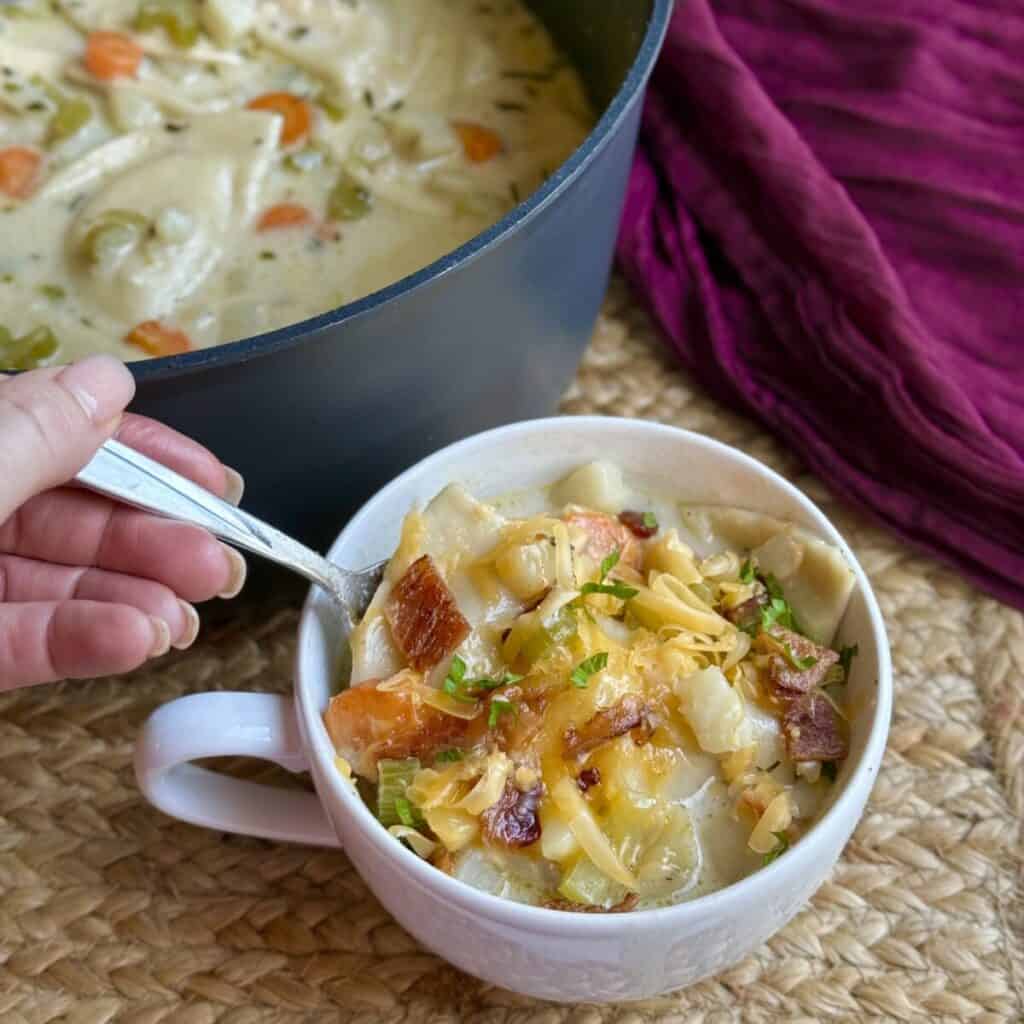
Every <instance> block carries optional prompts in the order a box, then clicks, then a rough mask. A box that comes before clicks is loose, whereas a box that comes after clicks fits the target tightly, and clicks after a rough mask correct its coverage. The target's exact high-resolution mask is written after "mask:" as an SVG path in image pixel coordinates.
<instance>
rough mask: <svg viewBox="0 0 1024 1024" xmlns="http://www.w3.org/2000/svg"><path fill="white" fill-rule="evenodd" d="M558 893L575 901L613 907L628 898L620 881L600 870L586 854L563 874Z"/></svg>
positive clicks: (588, 904)
mask: <svg viewBox="0 0 1024 1024" xmlns="http://www.w3.org/2000/svg"><path fill="white" fill-rule="evenodd" d="M558 894H559V895H560V896H563V897H565V899H567V900H571V901H572V902H573V903H582V904H584V905H587V906H591V907H611V906H614V905H615V904H616V903H621V902H622V900H624V899H625V898H626V895H627V890H626V887H625V886H624V885H622V884H621V883H620V882H616V881H613V880H612V879H611V878H609V877H608V876H607V875H606V874H604V873H603V872H602V871H599V870H598V868H597V867H596V866H595V865H594V862H593V861H592V860H591V859H590V858H589V857H587V856H585V855H584V856H582V857H580V858H579V860H577V861H576V863H575V864H573V866H572V867H571V868H569V870H568V871H567V872H566V873H565V874H564V875H563V876H562V881H561V883H560V884H559V886H558Z"/></svg>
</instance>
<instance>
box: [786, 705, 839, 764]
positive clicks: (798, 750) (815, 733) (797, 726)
mask: <svg viewBox="0 0 1024 1024" xmlns="http://www.w3.org/2000/svg"><path fill="white" fill-rule="evenodd" d="M782 735H783V737H784V739H785V741H786V751H787V753H788V754H789V757H790V759H791V760H793V761H841V760H842V759H843V758H844V757H846V755H847V754H848V753H849V745H848V743H847V740H846V733H845V730H844V728H843V723H842V721H841V719H840V717H839V714H838V712H837V711H836V709H835V708H834V707H833V706H832V702H831V701H830V700H829V699H828V698H827V697H825V696H823V695H822V694H821V693H805V694H802V695H801V696H799V697H796V698H795V699H793V700H791V701H789V702H788V703H787V705H786V709H785V711H784V712H783V716H782Z"/></svg>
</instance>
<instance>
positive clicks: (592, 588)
mask: <svg viewBox="0 0 1024 1024" xmlns="http://www.w3.org/2000/svg"><path fill="white" fill-rule="evenodd" d="M580 593H581V594H611V595H612V597H617V598H619V599H620V600H622V601H628V600H629V599H630V598H631V597H636V595H637V594H639V593H640V591H639V590H637V589H636V587H631V586H629V585H628V584H626V583H584V584H583V586H582V587H580Z"/></svg>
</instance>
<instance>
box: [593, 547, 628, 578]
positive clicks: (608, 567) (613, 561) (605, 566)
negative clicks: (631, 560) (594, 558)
mask: <svg viewBox="0 0 1024 1024" xmlns="http://www.w3.org/2000/svg"><path fill="white" fill-rule="evenodd" d="M621 557H622V552H621V551H619V549H618V548H616V549H615V550H614V551H613V552H612V553H611V554H610V555H608V556H607V557H606V558H603V559H601V575H600V576H599V577H598V581H599V582H601V583H603V582H604V578H605V576H607V575H608V573H610V572H611V571H612V569H614V568H615V566H617V565H618V564H619V559H620V558H621Z"/></svg>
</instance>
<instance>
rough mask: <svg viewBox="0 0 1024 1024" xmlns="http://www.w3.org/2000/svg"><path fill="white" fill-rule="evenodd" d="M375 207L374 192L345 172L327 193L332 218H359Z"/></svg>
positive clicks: (328, 213) (329, 213) (328, 214)
mask: <svg viewBox="0 0 1024 1024" xmlns="http://www.w3.org/2000/svg"><path fill="white" fill-rule="evenodd" d="M372 208H373V194H372V193H371V192H370V190H369V189H367V188H364V187H363V186H362V185H360V184H359V182H357V181H354V180H353V179H352V178H350V177H349V176H348V175H347V174H343V175H342V176H341V177H340V178H339V179H338V181H337V183H336V184H335V186H334V187H333V188H332V189H331V191H330V192H329V193H328V194H327V216H328V217H329V218H330V219H331V220H359V219H360V218H361V217H365V216H366V215H367V214H368V213H369V212H370V210H371V209H372Z"/></svg>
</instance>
